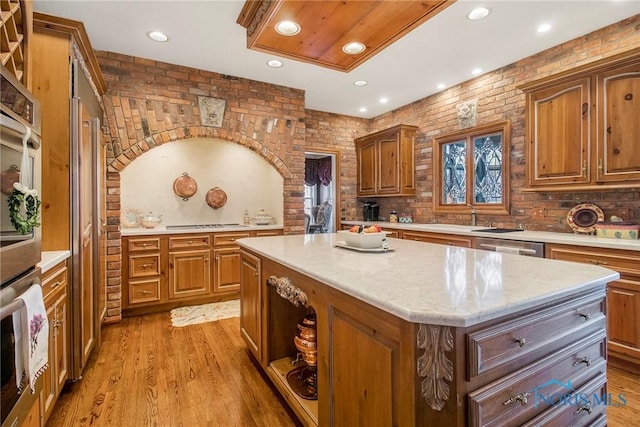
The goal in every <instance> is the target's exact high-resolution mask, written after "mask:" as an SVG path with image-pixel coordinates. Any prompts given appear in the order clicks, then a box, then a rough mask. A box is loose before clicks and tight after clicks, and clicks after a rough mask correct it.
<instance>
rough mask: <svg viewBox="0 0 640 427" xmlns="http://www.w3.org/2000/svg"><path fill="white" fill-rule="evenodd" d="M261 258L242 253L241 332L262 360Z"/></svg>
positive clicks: (251, 348)
mask: <svg viewBox="0 0 640 427" xmlns="http://www.w3.org/2000/svg"><path fill="white" fill-rule="evenodd" d="M260 282H261V280H260V259H259V258H257V257H255V256H253V255H251V254H248V253H246V252H241V255H240V332H241V334H242V338H244V341H245V342H246V343H247V346H248V347H249V349H250V350H251V352H252V353H253V355H254V356H255V357H256V359H258V361H262V355H261V352H262V330H261V327H260V325H261V324H262V322H261V317H262V289H261V287H260Z"/></svg>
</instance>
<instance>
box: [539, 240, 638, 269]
mask: <svg viewBox="0 0 640 427" xmlns="http://www.w3.org/2000/svg"><path fill="white" fill-rule="evenodd" d="M547 258H553V259H559V260H563V261H573V262H581V263H583V264H593V265H599V266H602V267H605V268H610V269H612V270H616V271H618V272H620V273H628V274H634V275H638V276H640V253H638V252H633V251H616V250H607V249H600V248H584V247H580V246H554V245H547Z"/></svg>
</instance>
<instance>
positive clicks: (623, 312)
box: [607, 279, 640, 363]
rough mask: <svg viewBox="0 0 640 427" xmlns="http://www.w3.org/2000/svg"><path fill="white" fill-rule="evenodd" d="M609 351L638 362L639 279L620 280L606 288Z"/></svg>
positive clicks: (639, 330) (639, 334)
mask: <svg viewBox="0 0 640 427" xmlns="http://www.w3.org/2000/svg"><path fill="white" fill-rule="evenodd" d="M607 306H608V309H607V318H608V324H607V326H608V329H607V334H608V336H609V353H610V354H611V355H613V356H618V357H621V358H623V359H624V360H627V361H632V362H633V363H638V361H640V281H632V280H626V279H620V280H617V281H615V282H611V283H609V286H608V288H607Z"/></svg>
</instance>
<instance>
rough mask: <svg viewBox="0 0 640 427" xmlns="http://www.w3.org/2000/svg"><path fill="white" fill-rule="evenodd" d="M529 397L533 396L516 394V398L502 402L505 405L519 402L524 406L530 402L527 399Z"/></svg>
mask: <svg viewBox="0 0 640 427" xmlns="http://www.w3.org/2000/svg"><path fill="white" fill-rule="evenodd" d="M529 396H531V395H530V394H529V393H520V394H516V395H515V396H511V397H510V398H508V399H507V400H505V401H504V402H502V404H503V405H511V404H512V403H513V402H518V403H519V404H520V405H522V406H524V405H526V404H527V402H528V401H529V400H528V399H527V398H528V397H529Z"/></svg>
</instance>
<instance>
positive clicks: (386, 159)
mask: <svg viewBox="0 0 640 427" xmlns="http://www.w3.org/2000/svg"><path fill="white" fill-rule="evenodd" d="M378 156H379V157H378V158H379V164H378V193H380V194H388V193H390V194H397V193H399V192H400V159H399V157H400V134H399V133H398V132H394V133H393V134H391V135H385V136H383V137H381V138H380V139H379V140H378Z"/></svg>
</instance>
